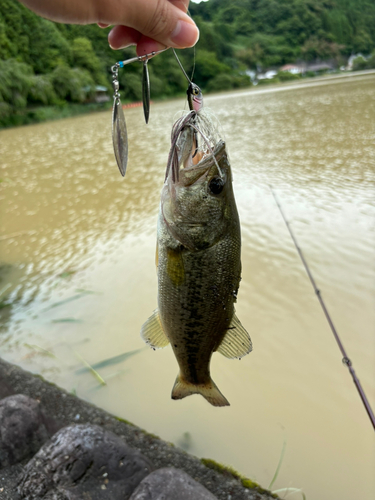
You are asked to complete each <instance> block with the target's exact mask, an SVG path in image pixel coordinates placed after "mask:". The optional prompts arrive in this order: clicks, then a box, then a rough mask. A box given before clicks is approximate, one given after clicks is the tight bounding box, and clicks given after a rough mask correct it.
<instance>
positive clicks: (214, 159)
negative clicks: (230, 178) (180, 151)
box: [172, 141, 225, 187]
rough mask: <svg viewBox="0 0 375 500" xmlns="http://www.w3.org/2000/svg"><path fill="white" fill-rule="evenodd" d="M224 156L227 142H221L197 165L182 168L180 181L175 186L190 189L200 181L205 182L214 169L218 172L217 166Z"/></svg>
mask: <svg viewBox="0 0 375 500" xmlns="http://www.w3.org/2000/svg"><path fill="white" fill-rule="evenodd" d="M224 154H225V142H224V141H219V142H218V143H217V144H216V146H215V148H214V149H213V151H212V153H209V154H207V155H206V156H204V157H203V158H202V159H201V160H200V161H199V162H198V163H197V164H196V165H190V166H187V167H184V168H181V169H180V171H179V179H178V181H176V182H175V184H179V185H180V186H184V187H188V186H191V185H193V184H195V183H196V182H197V181H198V180H204V179H205V178H206V177H207V175H209V174H210V171H211V169H212V168H214V169H215V170H217V167H216V164H219V163H220V160H221V158H222V156H223V155H224ZM211 173H212V172H211ZM210 175H211V174H210ZM172 182H173V181H172Z"/></svg>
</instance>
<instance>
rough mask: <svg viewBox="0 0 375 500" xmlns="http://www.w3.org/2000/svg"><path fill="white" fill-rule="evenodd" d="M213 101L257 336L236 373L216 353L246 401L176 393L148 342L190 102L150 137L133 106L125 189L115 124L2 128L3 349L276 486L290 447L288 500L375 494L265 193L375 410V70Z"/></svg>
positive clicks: (241, 313) (349, 395) (285, 476)
mask: <svg viewBox="0 0 375 500" xmlns="http://www.w3.org/2000/svg"><path fill="white" fill-rule="evenodd" d="M197 83H199V82H197ZM151 92H152V82H151ZM205 106H206V107H209V108H211V109H212V111H213V112H214V113H215V114H216V116H217V117H218V119H219V120H220V123H221V126H222V130H223V135H224V138H225V140H226V142H227V148H228V151H229V155H230V161H231V165H232V170H233V177H234V190H235V195H236V200H237V206H238V210H239V214H240V219H241V227H242V266H243V272H242V281H241V286H240V290H239V296H238V302H237V305H236V312H237V315H238V317H239V319H240V320H241V322H242V323H243V325H244V326H245V328H246V329H247V330H248V332H249V333H250V336H251V338H252V340H253V344H254V350H253V352H252V353H251V354H249V355H248V356H246V357H244V358H243V359H242V360H241V361H238V360H228V359H226V358H224V357H222V356H221V355H220V354H214V356H213V358H212V362H211V372H212V378H213V380H214V381H215V382H216V384H217V385H218V387H219V388H220V390H221V391H222V392H223V394H224V395H225V396H226V397H227V398H228V400H229V401H230V403H231V406H230V407H228V408H214V407H212V406H210V405H209V404H208V403H207V402H206V401H205V400H204V399H203V398H202V397H200V396H193V397H189V398H186V399H184V400H182V401H172V400H171V399H170V393H171V389H172V386H173V383H174V381H175V378H176V375H177V362H176V360H175V358H174V355H173V353H172V350H171V348H170V347H169V348H168V347H167V348H165V349H163V350H156V351H153V350H151V349H150V348H148V347H147V346H145V345H144V344H143V342H142V340H141V338H140V336H139V331H140V328H141V325H142V324H143V322H144V321H145V320H146V319H147V318H148V316H149V315H150V314H151V313H152V311H153V310H154V309H155V307H156V301H157V279H156V272H155V257H154V256H155V244H156V220H157V213H158V205H159V196H160V191H161V188H162V185H163V181H164V174H165V167H166V162H167V157H168V151H169V147H170V132H171V127H172V124H173V121H174V119H175V118H176V113H177V112H179V111H180V110H181V109H183V107H184V100H183V99H176V100H173V101H168V102H160V103H155V104H154V105H152V107H151V115H150V122H149V125H147V126H146V125H145V124H144V119H143V111H142V108H131V109H126V110H125V115H126V120H127V126H128V134H129V151H130V153H129V164H128V171H127V174H126V178H125V179H124V180H123V179H122V177H121V176H120V174H119V172H118V168H117V165H116V163H115V159H114V154H113V148H112V139H111V114H110V112H103V113H98V114H94V115H86V116H81V117H76V118H72V119H65V120H61V121H56V122H49V123H44V124H39V125H33V126H28V127H22V128H15V129H9V130H3V131H0V158H1V163H0V168H1V170H0V178H1V183H0V204H1V205H0V208H1V232H0V259H1V263H0V272H1V274H0V278H1V281H0V293H1V297H0V302H1V305H2V308H1V310H0V313H1V319H0V355H1V357H3V358H4V359H5V360H8V361H11V362H14V363H16V364H18V365H20V366H22V367H23V368H25V369H27V370H30V371H32V372H35V373H40V374H42V375H43V376H44V377H45V378H46V379H48V380H50V381H52V382H55V383H56V384H58V385H60V386H62V387H64V388H65V389H67V390H68V391H73V392H74V393H76V394H77V395H78V396H79V397H81V398H83V399H85V400H87V401H90V402H92V403H93V404H95V405H98V406H100V407H103V408H105V409H106V410H108V411H109V412H111V413H113V414H116V415H118V416H120V417H122V418H125V419H127V420H129V421H131V422H134V423H135V424H137V425H139V426H140V427H142V428H144V429H146V430H147V431H149V432H152V433H155V434H157V435H159V436H160V437H161V438H163V439H165V440H167V441H171V442H173V443H175V444H176V445H177V446H181V447H183V448H184V449H185V450H187V451H188V452H189V453H192V454H194V455H196V456H198V457H205V458H212V459H214V460H217V461H219V462H221V463H224V464H228V465H231V466H233V467H234V468H235V469H237V470H239V472H241V473H242V474H244V475H246V476H248V477H250V478H251V479H253V480H255V481H257V482H259V483H260V484H261V485H262V486H263V487H266V488H267V487H268V486H269V484H270V482H271V480H272V478H273V476H274V473H275V471H276V468H277V465H278V462H279V459H280V457H281V455H282V451H283V450H284V457H283V460H282V464H281V468H280V472H279V474H278V477H277V479H276V481H275V483H274V484H273V486H272V489H273V490H277V489H282V488H290V490H289V495H287V496H288V498H289V497H291V498H296V499H298V498H302V495H301V493H299V492H294V493H293V495H292V494H291V493H292V492H293V491H294V490H292V489H293V488H298V489H302V491H303V492H304V493H305V494H306V495H307V499H308V500H332V499H338V498H340V500H352V499H353V498H363V499H370V498H375V476H374V470H375V446H374V445H375V440H374V432H373V429H372V426H371V423H370V420H369V418H368V416H367V414H366V412H365V409H364V407H363V405H362V403H361V400H360V398H359V396H358V393H357V391H356V389H355V387H354V384H353V382H352V379H351V377H350V375H349V372H348V370H347V368H346V367H345V366H344V365H343V363H342V361H341V358H342V356H341V353H340V351H339V349H338V347H337V345H336V343H335V340H334V338H333V335H332V333H331V330H330V328H329V326H328V323H327V321H326V319H325V317H324V314H323V312H322V310H321V308H320V306H319V303H318V301H317V298H316V296H315V294H314V291H313V289H312V287H311V284H310V282H309V280H308V277H307V275H306V273H305V270H304V268H303V266H302V263H301V261H300V259H299V257H298V254H297V252H296V250H295V247H294V245H293V242H292V240H291V238H290V235H289V233H288V231H287V228H286V226H285V224H284V222H283V220H282V218H281V215H280V212H279V210H278V208H277V206H276V204H275V201H274V199H273V196H272V194H271V191H270V188H269V185H270V184H272V185H273V187H274V190H275V192H276V193H277V195H278V198H279V200H280V202H281V204H282V207H283V209H284V211H285V213H286V215H287V217H288V219H289V220H290V222H291V224H292V228H293V230H294V232H295V234H296V237H297V239H298V242H299V244H300V246H301V247H302V250H303V252H304V254H305V257H306V259H307V261H308V264H309V266H310V267H311V270H312V272H313V274H314V277H315V279H316V281H317V284H318V286H319V288H320V289H321V292H322V295H323V297H324V299H325V301H326V304H327V307H328V309H329V311H330V313H331V315H332V318H333V322H334V324H335V326H336V328H337V330H338V332H339V334H340V336H341V340H342V342H343V344H344V346H345V348H346V350H347V351H348V355H349V357H350V358H351V360H352V362H353V366H354V369H355V370H356V373H357V375H358V377H359V379H360V381H361V383H362V385H363V387H364V389H365V391H366V393H367V396H368V398H369V401H370V404H371V405H372V408H373V409H375V342H374V333H375V308H374V299H375V259H374V248H375V235H374V228H375V225H374V222H375V196H374V195H375V185H374V181H375V146H374V144H375V75H373V74H372V75H367V76H356V77H349V78H338V79H327V80H319V81H310V82H307V83H305V84H300V83H298V84H286V85H281V86H279V87H272V88H271V87H258V88H256V89H251V90H249V91H243V90H242V91H237V92H231V93H224V94H218V95H211V96H207V97H206V98H205ZM126 353H128V355H126ZM107 359H110V361H109V362H105V363H101V362H103V361H105V360H107ZM87 363H88V364H90V365H92V366H94V367H96V373H95V372H93V371H92V370H91V371H90V370H87V369H86V370H85V367H86V366H87V365H86V364H87ZM98 363H101V364H98ZM98 375H100V377H101V378H102V380H104V381H105V382H106V385H103V383H102V382H101V381H100V378H99V376H98ZM280 495H281V496H285V495H286V493H285V492H284V493H280Z"/></svg>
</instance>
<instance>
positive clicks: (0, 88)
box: [0, 59, 33, 109]
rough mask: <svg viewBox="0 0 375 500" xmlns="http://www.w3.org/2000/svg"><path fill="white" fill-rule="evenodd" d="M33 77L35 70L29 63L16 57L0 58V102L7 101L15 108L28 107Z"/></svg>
mask: <svg viewBox="0 0 375 500" xmlns="http://www.w3.org/2000/svg"><path fill="white" fill-rule="evenodd" d="M32 77H33V70H32V68H31V67H30V66H29V65H27V64H25V63H20V62H18V61H16V60H15V59H8V60H7V61H1V60H0V102H6V103H7V104H9V105H10V106H11V107H12V108H14V109H17V108H24V107H26V104H27V95H28V93H29V90H30V87H31V86H32ZM4 109H5V108H4Z"/></svg>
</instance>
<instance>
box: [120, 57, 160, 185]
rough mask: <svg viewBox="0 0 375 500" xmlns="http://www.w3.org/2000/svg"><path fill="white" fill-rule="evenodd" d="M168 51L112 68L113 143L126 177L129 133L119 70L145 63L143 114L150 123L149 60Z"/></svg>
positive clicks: (122, 173)
mask: <svg viewBox="0 0 375 500" xmlns="http://www.w3.org/2000/svg"><path fill="white" fill-rule="evenodd" d="M165 50H167V49H163V50H159V51H157V52H151V53H150V54H145V55H144V56H137V57H132V58H131V59H127V60H126V61H119V62H117V63H116V64H114V65H113V66H112V68H111V71H112V86H113V112H112V141H113V149H114V152H115V158H116V162H117V165H118V168H119V170H120V173H121V175H122V176H123V177H125V173H126V167H127V165H128V152H129V145H128V132H127V129H126V121H125V115H124V111H123V109H122V104H121V99H120V92H119V89H120V84H119V81H118V71H119V68H123V67H124V66H126V65H127V64H130V63H133V62H142V63H143V72H142V101H143V113H144V116H145V121H146V123H148V120H149V116H150V77H149V73H148V65H147V63H148V60H149V58H150V57H153V56H155V55H157V54H160V53H161V52H164V51H165Z"/></svg>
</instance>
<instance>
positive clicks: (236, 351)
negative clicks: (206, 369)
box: [217, 314, 253, 359]
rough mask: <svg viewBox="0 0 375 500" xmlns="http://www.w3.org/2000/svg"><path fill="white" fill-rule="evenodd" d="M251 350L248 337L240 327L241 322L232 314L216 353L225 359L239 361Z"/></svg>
mask: <svg viewBox="0 0 375 500" xmlns="http://www.w3.org/2000/svg"><path fill="white" fill-rule="evenodd" d="M252 350H253V344H252V342H251V339H250V335H249V334H248V333H247V331H246V330H245V328H244V327H243V326H242V324H241V321H240V320H239V319H238V318H237V316H236V314H234V315H233V318H232V321H231V323H230V325H229V328H228V330H227V332H226V334H225V336H224V338H223V340H222V341H221V344H220V345H219V347H218V348H217V351H218V352H220V354H222V355H223V356H225V357H226V358H230V359H234V358H239V359H241V358H242V357H243V356H246V354H249V352H251V351H252Z"/></svg>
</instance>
